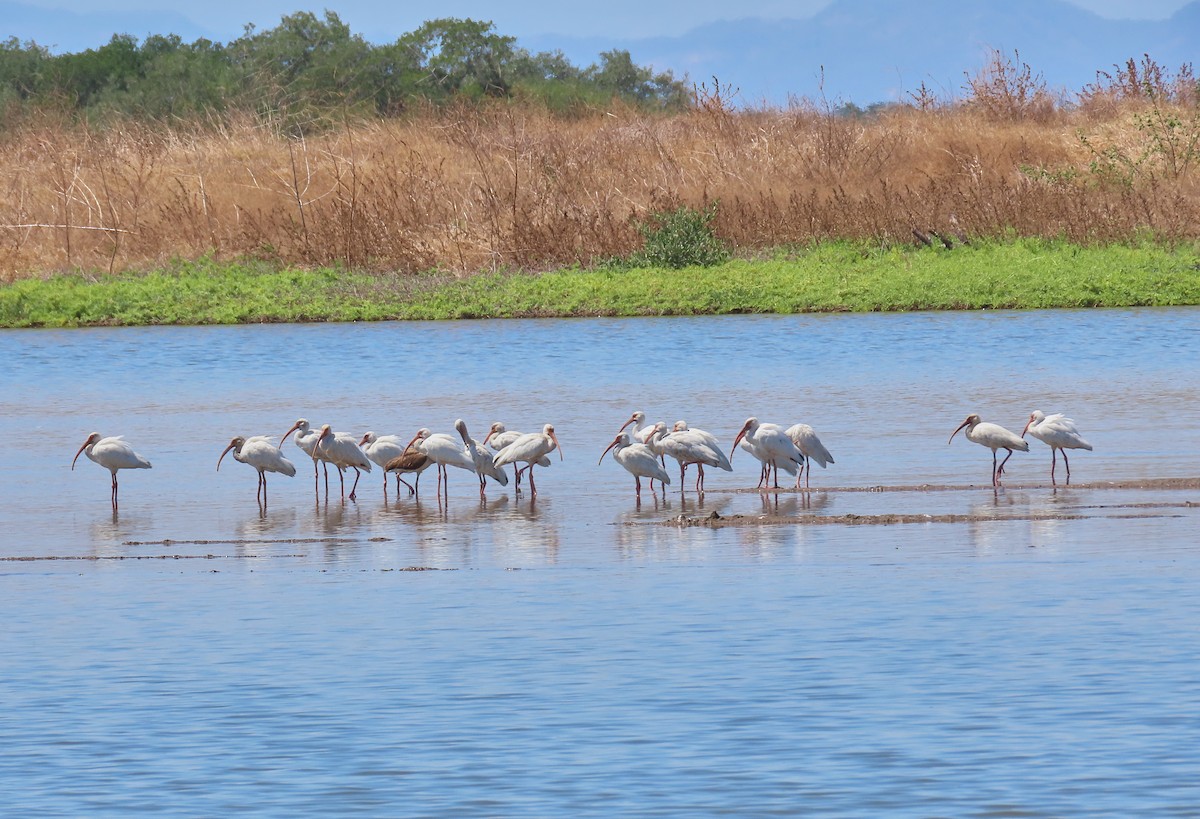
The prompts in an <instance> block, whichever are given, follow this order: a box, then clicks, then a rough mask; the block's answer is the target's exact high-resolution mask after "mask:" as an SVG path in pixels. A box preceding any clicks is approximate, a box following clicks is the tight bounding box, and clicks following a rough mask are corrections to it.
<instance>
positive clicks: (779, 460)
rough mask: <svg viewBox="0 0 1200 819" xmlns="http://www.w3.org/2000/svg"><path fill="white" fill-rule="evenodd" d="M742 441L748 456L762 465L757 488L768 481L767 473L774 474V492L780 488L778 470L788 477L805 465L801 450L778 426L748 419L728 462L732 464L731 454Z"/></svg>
mask: <svg viewBox="0 0 1200 819" xmlns="http://www.w3.org/2000/svg"><path fill="white" fill-rule="evenodd" d="M743 439H744V440H745V441H746V442H747V443H748V445H749V446H748V447H745V448H747V449H748V451H749V452H750V454H751V455H753V456H754V457H755V458H757V459H758V460H759V461H761V462H762V465H763V473H762V475H761V476H760V478H759V486H761V485H762V483H763V481H764V480H765V479H766V478H767V477H768V473H769V472H770V470H772V469H773V470H774V473H775V488H776V489H778V488H779V470H780V469H782V470H784V471H785V472H787V473H788V474H789V475H795V474H796V471H797V469H798V468H799V467H800V466H801V465H802V464H803V463H804V461H803V458H804V456H803V455H801V454H800V450H798V449H797V448H796V445H795V444H794V443H792V439H791V438H789V437H788V436H787V433H786V432H785V431H784V429H783V427H781V426H779V424H769V423H767V424H764V423H760V422H759V420H758V419H757V418H754V417H751V418H747V419H746V422H745V423H744V424H742V429H741V431H740V432H738V434H737V437H736V438H734V440H733V447H732V448H731V449H730V450H729V459H730V461H731V462H732V460H733V452H734V450H735V449H736V448H737V445H738V444H739V443H740V442H741V441H742V440H743Z"/></svg>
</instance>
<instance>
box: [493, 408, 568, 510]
mask: <svg viewBox="0 0 1200 819" xmlns="http://www.w3.org/2000/svg"><path fill="white" fill-rule="evenodd" d="M555 449H557V450H558V459H559V460H560V461H561V460H562V459H563V454H562V447H561V446H560V445H559V443H558V437H557V436H556V435H555V434H554V426H553V425H552V424H546V426H544V427H542V431H541V432H530V433H527V434H525V435H522V436H521V437H520V438H518V439H517V440H515V441H513V442H512V443H511V444H509V445H508V446H506V447H505V448H504V449H502V450H500V451H499V452H497V453H496V457H495V458H493V459H492V463H494V464H495V465H496V466H498V467H499V466H504V465H506V464H513V463H516V462H517V461H523V462H524V463H526V464H528V466H526V467H524V469H528V470H529V490H530V493H531V494H534V495H536V494H537V485H536V484H534V482H533V465H534V464H541V465H543V466H548V464H546V463H543V462H544V461H546V460H547V459H546V456H547V455H549V454H550V453H551V452H553V451H554V450H555Z"/></svg>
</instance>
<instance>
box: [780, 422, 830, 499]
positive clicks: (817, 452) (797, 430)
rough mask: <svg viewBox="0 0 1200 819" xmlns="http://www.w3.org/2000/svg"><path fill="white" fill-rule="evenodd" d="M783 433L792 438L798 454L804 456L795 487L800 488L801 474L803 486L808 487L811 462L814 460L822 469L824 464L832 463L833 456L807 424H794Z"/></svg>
mask: <svg viewBox="0 0 1200 819" xmlns="http://www.w3.org/2000/svg"><path fill="white" fill-rule="evenodd" d="M785 434H786V435H787V437H789V438H791V439H792V443H793V444H795V445H796V449H798V450H800V454H801V455H803V456H804V464H803V465H802V466H801V467H800V472H798V473H797V474H796V488H797V489H799V488H800V475H801V474H803V475H804V488H805V489H808V478H809V474H810V473H811V472H812V462H813V461H816V462H817V465H818V466H820V467H821V468H822V469H824V468H825V465H826V464H831V463H833V456H832V455H830V454H829V450H828V449H826V448H825V445H824V444H823V443H821V439H820V438H818V437H817V433H816V430H814V429H813V428H812V427H810V426H809V425H808V424H794V425H792V426H790V427H788V428H787V430H786V431H785Z"/></svg>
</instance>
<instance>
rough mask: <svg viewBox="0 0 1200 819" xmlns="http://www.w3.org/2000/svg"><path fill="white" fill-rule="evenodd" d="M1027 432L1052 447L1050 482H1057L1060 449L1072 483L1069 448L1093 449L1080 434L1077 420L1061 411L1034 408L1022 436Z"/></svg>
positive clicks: (1068, 480) (1068, 479) (1068, 477)
mask: <svg viewBox="0 0 1200 819" xmlns="http://www.w3.org/2000/svg"><path fill="white" fill-rule="evenodd" d="M1026 432H1028V433H1029V434H1030V435H1032V436H1033V437H1034V438H1037V439H1038V440H1039V441H1041V442H1042V443H1043V444H1046V445H1047V446H1048V447H1050V483H1056V481H1055V480H1054V467H1055V464H1056V462H1057V460H1058V459H1057V457H1056V456H1057V453H1058V451H1059V450H1061V451H1062V456H1063V463H1064V464H1066V467H1067V483H1070V482H1071V462H1070V461H1068V460H1067V450H1068V449H1086V450H1088V451H1089V452H1090V451H1091V449H1092V445H1091V444H1089V443H1088V442H1087V441H1086V440H1084V438H1083V436H1082V435H1080V434H1079V430H1078V429H1076V428H1075V422H1074V421H1072V420H1071V419H1070V418H1068V417H1066V416H1065V415H1063V414H1062V413H1061V412H1056V413H1054V414H1053V415H1047V414H1046V413H1044V412H1042V411H1041V410H1034V411H1033V412H1031V413H1030V414H1029V421H1027V422H1026V424H1025V429H1023V430H1021V437H1022V438H1023V437H1025V433H1026Z"/></svg>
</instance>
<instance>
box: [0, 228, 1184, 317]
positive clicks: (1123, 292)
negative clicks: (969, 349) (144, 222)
mask: <svg viewBox="0 0 1200 819" xmlns="http://www.w3.org/2000/svg"><path fill="white" fill-rule="evenodd" d="M1185 304H1186V305H1194V304H1200V251H1198V250H1197V248H1196V247H1186V248H1175V249H1171V248H1166V247H1162V246H1159V245H1155V244H1145V245H1138V246H1132V247H1131V246H1125V245H1111V246H1105V247H1079V246H1075V245H1070V244H1066V243H1061V242H1044V241H1039V240H1027V239H1022V240H1014V241H1011V242H995V243H977V244H972V245H970V246H965V247H964V246H960V247H957V248H955V249H954V250H952V251H946V250H943V249H940V248H939V249H932V248H921V249H914V248H905V247H897V248H891V249H880V248H873V247H870V246H866V245H862V244H853V243H841V242H835V243H828V244H823V245H820V246H817V247H813V248H802V249H797V250H794V251H788V252H783V251H781V252H780V253H779V254H777V255H776V256H775V257H774V258H771V259H766V260H758V261H747V260H734V261H730V262H727V263H725V264H722V265H719V266H716V267H707V268H687V269H683V270H658V269H632V270H630V269H617V268H599V269H594V270H577V269H576V270H561V271H554V272H549V273H541V274H525V273H499V274H480V275H476V276H470V277H466V278H461V279H455V278H451V277H448V276H444V275H439V274H429V275H426V276H387V275H372V274H367V273H361V272H354V271H346V270H331V269H323V270H299V269H291V268H289V269H282V270H281V269H275V268H271V267H269V266H266V265H259V264H221V263H216V262H212V261H199V262H194V263H181V264H179V265H176V266H174V267H173V268H171V269H170V270H166V271H161V272H153V273H144V274H133V273H130V274H121V275H115V276H107V275H97V276H85V275H80V274H74V275H62V276H57V277H54V278H50V279H28V280H22V281H18V282H15V283H13V284H8V285H3V286H0V326H3V327H80V326H99V325H131V324H234V323H250V322H280V321H377V320H384V319H451V318H485V317H497V318H516V317H531V316H539V317H543V316H544V317H548V316H645V315H654V316H659V315H706V314H722V313H798V312H835V311H837V312H840V311H855V312H865V311H897V310H962V309H1000V308H1019V309H1034V308H1049V307H1131V306H1165V305H1185Z"/></svg>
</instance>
